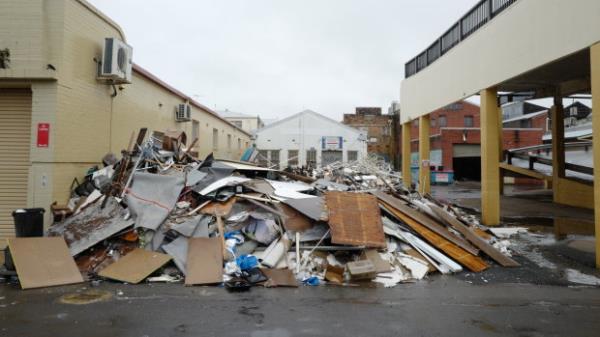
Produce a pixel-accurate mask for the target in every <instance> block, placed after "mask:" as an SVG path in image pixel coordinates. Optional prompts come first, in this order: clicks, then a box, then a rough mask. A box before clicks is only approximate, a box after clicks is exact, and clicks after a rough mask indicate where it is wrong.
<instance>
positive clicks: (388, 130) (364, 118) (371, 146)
mask: <svg viewBox="0 0 600 337" xmlns="http://www.w3.org/2000/svg"><path fill="white" fill-rule="evenodd" d="M395 116H396V115H393V114H386V115H384V114H382V113H381V108H372V107H371V108H368V107H367V108H365V107H359V108H356V110H355V113H354V114H344V121H343V123H344V124H346V125H348V126H351V127H353V128H356V129H359V130H361V131H363V132H364V133H366V134H367V142H368V145H367V152H368V153H369V154H370V155H377V156H378V157H380V158H381V159H384V160H385V161H386V162H388V163H394V160H395V157H396V156H395V154H396V145H395V144H396V134H395V131H396V128H395V125H396V124H398V123H397V119H396V118H395Z"/></svg>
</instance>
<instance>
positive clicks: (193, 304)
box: [0, 276, 600, 337]
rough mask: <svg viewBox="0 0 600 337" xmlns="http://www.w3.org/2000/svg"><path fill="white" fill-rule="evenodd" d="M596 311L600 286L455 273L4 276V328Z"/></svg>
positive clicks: (553, 319)
mask: <svg viewBox="0 0 600 337" xmlns="http://www.w3.org/2000/svg"><path fill="white" fill-rule="evenodd" d="M93 301H98V302H95V303H93ZM86 303H87V304H86ZM598 317H600V290H599V289H597V288H591V287H579V286H570V287H565V286H548V285H544V286H540V285H531V284H508V283H491V284H485V285H479V284H471V283H469V282H466V281H465V280H462V279H459V278H456V277H453V276H435V277H432V278H431V279H429V280H426V281H422V282H418V283H414V284H404V285H400V286H398V287H396V288H393V289H385V288H339V287H300V288H287V289H284V288H279V289H265V288H253V289H252V290H251V291H249V292H245V293H229V292H227V291H226V290H225V289H223V288H216V287H211V288H208V287H191V288H190V287H184V286H183V285H181V284H152V285H150V284H142V285H122V284H116V283H102V284H101V285H99V286H97V287H90V285H89V284H85V285H73V286H63V287H56V288H47V289H39V290H27V291H22V290H19V289H18V287H17V286H14V285H3V286H0V336H28V337H31V336H64V337H67V336H77V337H80V336H87V337H94V336H135V337H143V336H147V337H155V336H463V337H464V336H597V332H598V331H600V330H599V329H600V320H598Z"/></svg>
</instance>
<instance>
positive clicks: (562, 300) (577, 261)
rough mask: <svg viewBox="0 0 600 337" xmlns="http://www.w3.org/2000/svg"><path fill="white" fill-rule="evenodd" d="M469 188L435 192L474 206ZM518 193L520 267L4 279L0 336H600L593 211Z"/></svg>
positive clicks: (513, 218) (510, 205) (507, 216)
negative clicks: (315, 280)
mask: <svg viewBox="0 0 600 337" xmlns="http://www.w3.org/2000/svg"><path fill="white" fill-rule="evenodd" d="M473 188H477V186H474V185H472V184H458V185H455V186H452V187H443V188H439V187H438V188H436V189H435V194H436V196H437V197H441V198H447V199H449V200H452V201H456V202H459V203H461V204H463V205H466V206H469V207H471V208H473V209H474V210H475V211H476V209H477V208H478V207H477V202H478V200H479V195H478V192H477V191H474V190H473ZM514 193H517V194H518V197H517V198H515V197H511V198H504V199H503V205H504V207H503V219H504V221H505V222H506V223H507V224H509V225H519V226H526V227H528V228H530V232H529V233H528V234H521V235H519V236H516V237H513V238H511V239H510V241H511V243H512V246H511V248H512V250H513V251H514V252H515V255H516V256H515V259H516V260H517V261H518V262H520V263H521V265H522V267H520V268H514V269H507V268H501V267H498V266H494V267H492V268H490V269H489V270H487V271H485V272H483V273H478V274H474V273H469V272H463V273H461V274H458V275H454V276H440V275H434V276H432V277H430V278H429V279H427V280H425V281H422V282H418V283H414V284H405V285H400V286H398V287H396V288H393V289H384V288H373V287H363V288H338V287H318V288H311V287H301V288H298V289H261V288H254V289H252V290H251V291H250V292H247V293H228V292H227V291H225V290H224V289H222V288H214V287H213V288H203V287H193V288H186V287H184V286H183V285H181V284H152V285H150V284H142V285H137V286H131V285H122V284H118V283H109V282H103V283H101V284H100V285H99V286H96V287H92V285H91V284H89V283H86V284H83V285H74V286H68V287H56V288H48V289H39V290H28V291H22V290H20V289H19V288H18V286H17V285H16V284H0V336H10V337H13V336H27V337H33V336H65V337H68V336H77V337H79V336H135V337H143V336H148V337H154V336H398V335H406V336H461V337H464V336H597V335H598V331H600V320H599V319H598V317H600V272H599V271H598V270H596V269H595V268H594V250H593V247H594V244H593V243H594V241H593V236H591V235H590V234H593V231H592V232H590V230H592V229H593V223H591V222H590V214H593V213H591V212H590V211H588V210H580V209H574V208H568V207H556V205H553V204H552V203H551V202H550V201H549V199H548V197H547V196H545V195H544V193H543V192H542V193H541V194H540V193H539V191H528V192H523V191H510V192H509V194H512V195H513V196H514ZM565 219H566V220H565ZM0 280H1V279H0Z"/></svg>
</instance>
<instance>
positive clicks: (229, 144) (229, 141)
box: [227, 134, 231, 151]
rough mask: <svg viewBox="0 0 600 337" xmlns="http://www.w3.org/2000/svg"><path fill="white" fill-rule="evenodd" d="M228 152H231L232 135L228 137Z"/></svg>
mask: <svg viewBox="0 0 600 337" xmlns="http://www.w3.org/2000/svg"><path fill="white" fill-rule="evenodd" d="M227 150H230V151H231V135H229V134H228V135H227Z"/></svg>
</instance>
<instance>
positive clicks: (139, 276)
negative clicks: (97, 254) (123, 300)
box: [98, 248, 171, 284]
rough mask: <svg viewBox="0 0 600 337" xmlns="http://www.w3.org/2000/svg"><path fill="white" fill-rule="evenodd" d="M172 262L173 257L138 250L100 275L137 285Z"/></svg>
mask: <svg viewBox="0 0 600 337" xmlns="http://www.w3.org/2000/svg"><path fill="white" fill-rule="evenodd" d="M170 260H171V256H170V255H167V254H161V253H157V252H152V251H148V250H145V249H141V248H136V249H135V250H133V251H132V252H130V253H129V254H127V255H125V256H123V257H122V258H120V259H119V260H118V261H117V262H115V263H113V264H111V265H109V266H108V267H106V268H104V269H102V270H101V271H100V273H98V275H100V276H102V277H106V278H109V279H113V280H117V281H122V282H127V283H132V284H137V283H140V282H142V281H143V280H144V279H145V278H146V277H148V276H150V274H152V273H153V272H155V271H156V270H157V269H158V268H160V267H162V266H163V265H165V264H166V263H167V262H169V261H170Z"/></svg>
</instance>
